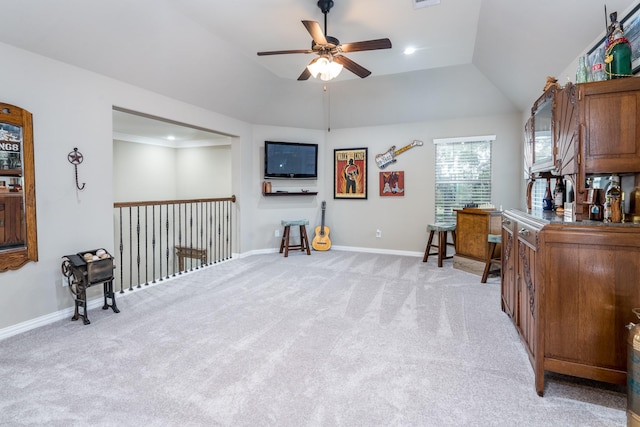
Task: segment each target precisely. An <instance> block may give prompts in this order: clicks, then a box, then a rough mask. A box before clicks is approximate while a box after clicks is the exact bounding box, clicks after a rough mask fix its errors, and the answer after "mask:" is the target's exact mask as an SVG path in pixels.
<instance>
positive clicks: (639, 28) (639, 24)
mask: <svg viewBox="0 0 640 427" xmlns="http://www.w3.org/2000/svg"><path fill="white" fill-rule="evenodd" d="M620 23H621V24H622V26H623V30H624V36H625V38H626V39H627V40H629V43H630V44H631V70H632V71H631V72H632V73H633V74H638V71H640V4H639V5H637V6H636V7H634V8H633V10H632V11H631V12H629V14H628V15H627V16H625V17H624V18H623V19H622V21H620Z"/></svg>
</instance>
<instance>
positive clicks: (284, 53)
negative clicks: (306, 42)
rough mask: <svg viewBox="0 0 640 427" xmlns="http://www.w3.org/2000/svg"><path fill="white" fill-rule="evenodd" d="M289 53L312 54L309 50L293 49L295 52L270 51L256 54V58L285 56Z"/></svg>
mask: <svg viewBox="0 0 640 427" xmlns="http://www.w3.org/2000/svg"><path fill="white" fill-rule="evenodd" d="M289 53H313V51H312V50H311V49H295V50H272V51H269V52H258V56H266V55H286V54H289Z"/></svg>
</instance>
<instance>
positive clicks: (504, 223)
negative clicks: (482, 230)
mask: <svg viewBox="0 0 640 427" xmlns="http://www.w3.org/2000/svg"><path fill="white" fill-rule="evenodd" d="M502 224H503V225H511V220H510V219H503V220H502Z"/></svg>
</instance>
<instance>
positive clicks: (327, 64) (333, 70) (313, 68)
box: [307, 56, 342, 82]
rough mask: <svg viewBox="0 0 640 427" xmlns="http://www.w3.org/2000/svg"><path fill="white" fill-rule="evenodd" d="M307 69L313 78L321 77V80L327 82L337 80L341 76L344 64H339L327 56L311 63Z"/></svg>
mask: <svg viewBox="0 0 640 427" xmlns="http://www.w3.org/2000/svg"><path fill="white" fill-rule="evenodd" d="M307 69H308V70H309V72H310V73H311V75H312V76H313V78H317V77H320V80H323V81H325V82H326V81H329V80H332V79H335V78H336V77H338V75H340V72H341V71H342V64H338V63H337V62H334V61H333V60H332V59H331V60H330V59H329V58H327V57H326V56H321V57H319V58H316V59H314V60H313V61H311V63H310V64H309V65H307Z"/></svg>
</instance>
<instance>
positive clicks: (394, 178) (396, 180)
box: [380, 171, 404, 197]
mask: <svg viewBox="0 0 640 427" xmlns="http://www.w3.org/2000/svg"><path fill="white" fill-rule="evenodd" d="M380 196H381V197H388V196H395V197H398V196H404V171H398V172H380Z"/></svg>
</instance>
